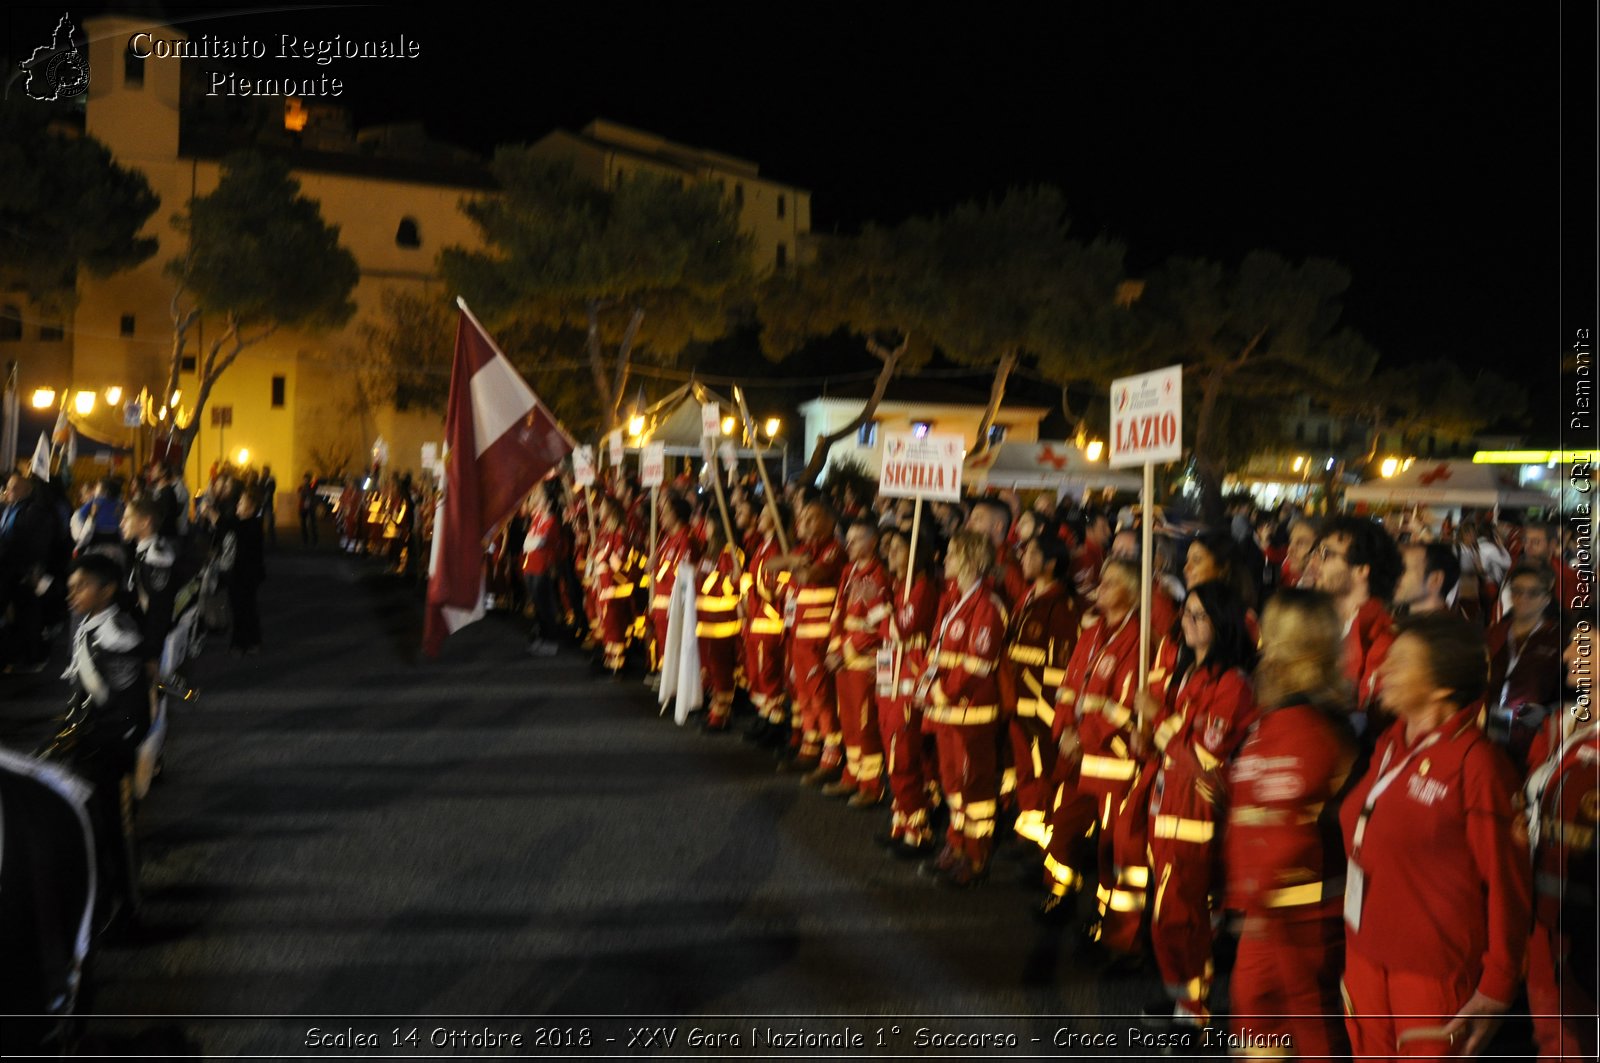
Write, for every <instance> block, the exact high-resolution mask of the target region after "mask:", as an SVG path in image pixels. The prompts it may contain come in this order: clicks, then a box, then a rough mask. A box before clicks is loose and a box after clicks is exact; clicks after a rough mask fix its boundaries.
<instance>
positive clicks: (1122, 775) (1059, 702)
mask: <svg viewBox="0 0 1600 1063" xmlns="http://www.w3.org/2000/svg"><path fill="white" fill-rule="evenodd" d="M1138 681H1139V611H1138V610H1137V609H1133V610H1129V612H1128V615H1127V616H1126V617H1124V618H1123V620H1122V623H1121V624H1119V625H1118V626H1117V627H1116V628H1115V629H1110V628H1109V627H1108V626H1107V624H1106V623H1105V621H1104V620H1103V619H1102V618H1101V616H1100V614H1099V613H1094V612H1091V613H1088V614H1086V615H1085V616H1084V618H1083V626H1082V627H1081V628H1080V629H1079V631H1078V644H1077V646H1075V647H1073V650H1072V657H1071V659H1070V660H1069V661H1068V662H1067V674H1066V677H1065V678H1064V679H1063V680H1062V682H1061V687H1060V689H1059V690H1058V691H1057V693H1056V719H1055V726H1054V727H1053V729H1052V733H1053V734H1054V735H1055V737H1056V739H1057V740H1058V741H1059V740H1060V738H1061V735H1062V734H1063V733H1064V732H1065V731H1066V729H1067V728H1068V727H1075V728H1076V730H1077V734H1078V745H1079V746H1080V748H1081V749H1082V751H1083V760H1082V762H1081V763H1080V764H1079V766H1078V777H1079V784H1078V786H1079V789H1080V790H1082V791H1084V792H1086V793H1091V794H1095V795H1105V794H1111V793H1116V792H1118V791H1119V790H1120V789H1121V788H1122V787H1123V786H1124V785H1125V784H1126V783H1127V782H1128V781H1129V780H1130V779H1132V778H1133V776H1134V772H1135V771H1136V769H1137V768H1138V764H1137V762H1136V761H1134V759H1133V752H1132V750H1131V749H1130V748H1129V745H1128V739H1129V736H1130V735H1131V733H1132V730H1133V720H1134V711H1135V710H1134V694H1135V689H1134V688H1135V687H1136V686H1137V684H1138Z"/></svg>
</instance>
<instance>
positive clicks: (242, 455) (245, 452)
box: [238, 447, 250, 465]
mask: <svg viewBox="0 0 1600 1063" xmlns="http://www.w3.org/2000/svg"><path fill="white" fill-rule="evenodd" d="M238 458H239V462H238V463H239V464H240V465H249V464H250V450H249V448H248V447H240V448H239V454H238Z"/></svg>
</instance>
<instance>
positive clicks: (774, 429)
mask: <svg viewBox="0 0 1600 1063" xmlns="http://www.w3.org/2000/svg"><path fill="white" fill-rule="evenodd" d="M763 427H765V428H766V430H767V438H768V439H776V438H777V437H778V432H779V430H781V429H782V428H783V422H782V421H780V420H778V419H777V418H776V417H768V418H767V423H766V425H764V426H763Z"/></svg>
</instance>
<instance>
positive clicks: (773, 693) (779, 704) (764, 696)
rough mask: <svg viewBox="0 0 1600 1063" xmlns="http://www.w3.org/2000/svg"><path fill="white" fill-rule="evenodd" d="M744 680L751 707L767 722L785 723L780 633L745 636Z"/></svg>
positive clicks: (749, 633)
mask: <svg viewBox="0 0 1600 1063" xmlns="http://www.w3.org/2000/svg"><path fill="white" fill-rule="evenodd" d="M744 681H745V685H746V686H747V687H748V688H749V690H750V704H752V705H754V706H755V709H756V712H757V713H758V714H760V716H761V718H762V719H763V720H766V721H767V722H768V723H770V724H773V725H776V726H782V725H783V724H784V723H787V722H788V714H787V713H786V712H785V711H784V706H783V630H782V627H781V626H780V627H779V630H778V633H777V634H775V635H763V634H755V633H752V632H750V631H746V632H745V635H744Z"/></svg>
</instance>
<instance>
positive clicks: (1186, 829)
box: [1150, 815, 1216, 844]
mask: <svg viewBox="0 0 1600 1063" xmlns="http://www.w3.org/2000/svg"><path fill="white" fill-rule="evenodd" d="M1150 831H1151V833H1152V834H1153V835H1154V836H1155V837H1157V838H1171V839H1173V840H1174V841H1180V842H1194V843H1196V844H1204V843H1205V842H1208V841H1210V840H1211V837H1212V835H1213V834H1214V833H1215V832H1216V824H1214V823H1211V822H1210V821H1208V820H1203V819H1183V818H1182V817H1179V816H1159V815H1158V816H1156V818H1155V823H1154V824H1152V825H1151V828H1150Z"/></svg>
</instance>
